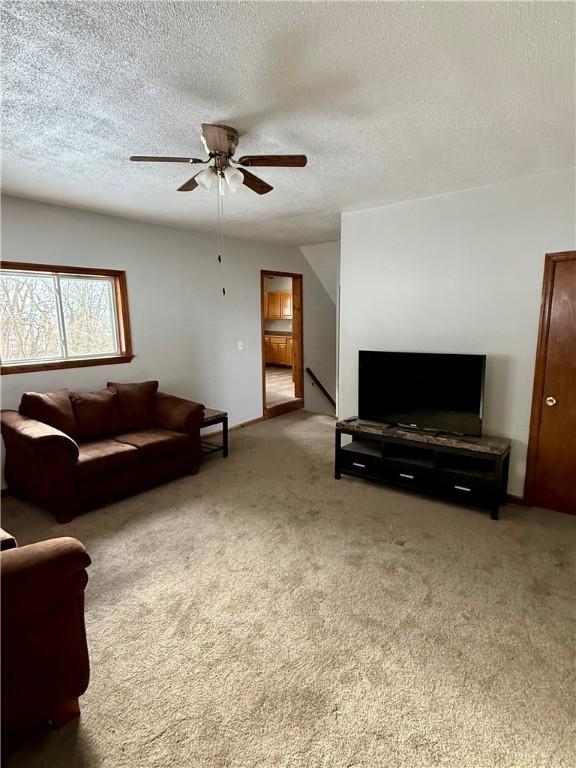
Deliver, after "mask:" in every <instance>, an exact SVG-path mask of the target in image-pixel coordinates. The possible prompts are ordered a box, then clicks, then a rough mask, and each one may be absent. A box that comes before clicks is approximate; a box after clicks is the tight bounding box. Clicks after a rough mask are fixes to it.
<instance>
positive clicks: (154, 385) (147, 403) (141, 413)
mask: <svg viewBox="0 0 576 768" xmlns="http://www.w3.org/2000/svg"><path fill="white" fill-rule="evenodd" d="M108 388H109V389H111V390H116V391H117V392H118V399H119V402H120V410H121V412H122V418H123V420H124V429H127V430H130V431H132V430H137V429H147V428H148V427H150V426H152V420H153V418H154V404H155V402H156V392H157V391H158V382H157V381H141V382H138V383H134V384H119V383H117V382H114V381H109V382H108Z"/></svg>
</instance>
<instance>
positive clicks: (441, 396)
mask: <svg viewBox="0 0 576 768" xmlns="http://www.w3.org/2000/svg"><path fill="white" fill-rule="evenodd" d="M485 368H486V356H485V355H454V354H430V353H422V352H371V351H365V350H361V351H360V352H359V373H358V416H359V418H360V419H363V420H365V421H378V422H384V423H389V424H398V425H401V426H406V427H410V428H412V429H426V430H427V429H429V430H434V431H436V432H452V433H454V434H463V435H481V434H482V405H483V399H484V398H483V395H484V372H485Z"/></svg>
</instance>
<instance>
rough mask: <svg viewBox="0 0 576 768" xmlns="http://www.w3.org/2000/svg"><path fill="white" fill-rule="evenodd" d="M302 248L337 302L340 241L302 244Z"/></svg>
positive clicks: (317, 274)
mask: <svg viewBox="0 0 576 768" xmlns="http://www.w3.org/2000/svg"><path fill="white" fill-rule="evenodd" d="M300 250H301V251H302V253H303V254H304V258H305V259H306V261H307V262H308V263H309V264H310V266H311V267H312V269H313V270H314V272H315V273H316V276H317V277H318V279H319V280H320V282H321V283H322V285H323V286H324V289H325V290H326V292H327V293H328V295H329V296H330V298H331V299H332V302H333V303H334V304H336V303H337V294H338V277H339V274H338V273H339V268H340V241H339V240H338V241H337V242H332V243H318V244H317V245H301V246H300Z"/></svg>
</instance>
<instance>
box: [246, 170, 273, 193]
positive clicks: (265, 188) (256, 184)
mask: <svg viewBox="0 0 576 768" xmlns="http://www.w3.org/2000/svg"><path fill="white" fill-rule="evenodd" d="M238 170H239V171H240V173H241V174H243V176H244V184H245V185H246V186H247V187H250V189H252V190H254V192H257V193H258V194H259V195H265V194H266V192H271V191H272V190H273V189H274V187H272V186H270V184H268V183H267V182H266V181H263V180H262V179H259V178H258V176H254V174H253V173H250V171H245V170H244V169H243V168H239V169H238Z"/></svg>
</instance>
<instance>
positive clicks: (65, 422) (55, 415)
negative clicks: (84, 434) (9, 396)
mask: <svg viewBox="0 0 576 768" xmlns="http://www.w3.org/2000/svg"><path fill="white" fill-rule="evenodd" d="M19 411H20V413H21V414H22V416H28V418H29V419H36V421H42V422H43V423H44V424H49V425H50V426H51V427H54V428H55V429H59V430H60V431H61V432H64V433H65V434H67V435H68V436H69V437H71V438H72V439H73V440H76V438H77V437H78V433H79V430H78V422H77V420H76V416H75V414H74V410H73V408H72V403H71V402H70V392H68V390H67V389H58V390H56V392H46V393H41V392H25V393H24V394H23V395H22V400H21V401H20V408H19Z"/></svg>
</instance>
